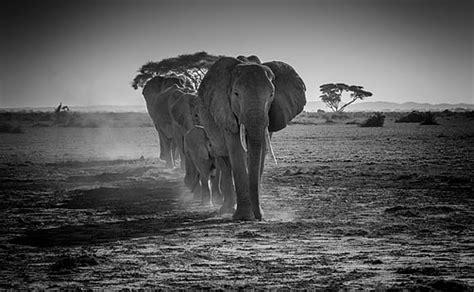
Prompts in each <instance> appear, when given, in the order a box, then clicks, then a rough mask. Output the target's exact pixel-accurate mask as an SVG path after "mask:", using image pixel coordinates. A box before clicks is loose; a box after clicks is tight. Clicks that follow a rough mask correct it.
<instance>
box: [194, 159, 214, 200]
mask: <svg viewBox="0 0 474 292" xmlns="http://www.w3.org/2000/svg"><path fill="white" fill-rule="evenodd" d="M196 167H198V171H199V177H200V180H201V203H202V204H203V205H210V206H212V197H211V191H210V189H209V178H210V175H211V171H212V167H213V163H212V160H211V159H209V157H205V158H201V159H198V160H197V163H196Z"/></svg>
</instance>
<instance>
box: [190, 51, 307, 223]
mask: <svg viewBox="0 0 474 292" xmlns="http://www.w3.org/2000/svg"><path fill="white" fill-rule="evenodd" d="M305 91H306V87H305V84H304V82H303V81H302V80H301V78H300V77H299V75H298V74H297V73H296V71H295V70H294V69H293V68H292V67H291V66H290V65H288V64H286V63H283V62H278V61H273V62H267V63H263V64H260V61H259V59H258V58H256V57H253V56H252V57H249V58H245V57H239V59H236V58H231V57H222V58H220V59H219V60H217V61H216V62H215V63H214V65H213V66H212V67H211V68H210V69H209V71H208V72H207V74H206V76H205V77H204V78H203V80H202V83H201V85H200V87H199V90H198V96H199V98H200V99H201V101H202V108H201V110H200V112H201V119H202V123H203V126H204V128H205V130H206V133H207V135H208V137H209V139H210V141H211V144H212V148H213V151H214V153H215V154H216V156H217V157H216V159H217V160H218V162H219V161H220V163H218V164H220V165H221V167H223V169H222V172H223V174H225V173H227V174H229V173H230V174H231V175H232V177H233V181H234V185H235V192H236V200H237V201H236V203H237V209H236V210H235V212H234V215H233V218H234V219H236V220H252V219H261V218H262V210H261V208H260V199H259V193H260V180H261V175H262V173H263V168H264V159H265V155H266V148H267V146H268V147H271V144H270V137H271V134H270V133H272V132H276V131H279V130H281V129H283V128H285V127H286V125H287V124H288V122H289V121H290V120H291V119H293V118H294V117H295V116H296V115H297V114H299V113H300V112H301V111H302V110H303V107H304V105H305V104H306V97H305ZM231 181H232V180H231ZM227 182H228V184H229V183H231V182H229V180H227ZM224 189H226V190H227V191H225V190H224ZM224 189H223V193H224V205H223V207H222V209H223V210H224V211H229V210H232V208H233V205H234V202H235V201H234V199H233V196H232V193H231V192H230V191H229V189H232V187H231V186H229V185H227V186H224Z"/></svg>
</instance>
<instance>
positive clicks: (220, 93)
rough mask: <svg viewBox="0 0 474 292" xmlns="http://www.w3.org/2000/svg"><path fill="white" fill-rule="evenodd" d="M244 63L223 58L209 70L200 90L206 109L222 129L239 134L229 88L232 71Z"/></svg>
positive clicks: (200, 96) (199, 94) (199, 93)
mask: <svg viewBox="0 0 474 292" xmlns="http://www.w3.org/2000/svg"><path fill="white" fill-rule="evenodd" d="M241 63H242V62H241V61H239V60H237V59H235V58H231V57H221V58H220V59H218V60H217V61H216V62H215V63H214V64H213V65H212V66H211V68H209V71H208V72H207V74H206V76H204V78H203V80H202V82H201V85H200V86H199V89H198V96H199V98H200V99H201V100H202V102H203V106H204V108H207V109H208V110H209V114H210V115H211V116H212V117H213V119H214V121H215V122H216V124H217V125H219V126H220V127H221V128H223V129H225V130H227V131H230V132H232V133H237V132H238V131H239V127H238V124H237V120H236V118H235V116H234V113H233V112H232V109H231V104H230V96H229V88H230V86H231V79H232V78H231V77H232V70H233V69H234V67H235V66H237V65H238V64H241Z"/></svg>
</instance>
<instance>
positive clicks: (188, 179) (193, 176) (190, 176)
mask: <svg viewBox="0 0 474 292" xmlns="http://www.w3.org/2000/svg"><path fill="white" fill-rule="evenodd" d="M185 159H186V160H187V162H186V164H185V166H186V168H185V175H184V184H185V185H186V186H187V187H188V188H189V189H190V190H191V191H193V190H194V187H195V185H196V183H197V182H199V174H198V171H197V169H196V167H195V166H194V163H193V162H192V159H191V157H190V156H189V155H188V154H186V155H185Z"/></svg>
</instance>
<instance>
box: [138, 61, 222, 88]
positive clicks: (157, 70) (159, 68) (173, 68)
mask: <svg viewBox="0 0 474 292" xmlns="http://www.w3.org/2000/svg"><path fill="white" fill-rule="evenodd" d="M218 58H219V57H218V56H213V55H209V54H208V53H206V52H197V53H195V54H187V55H179V56H178V57H174V58H167V59H163V60H161V61H160V62H151V61H150V62H148V63H146V64H144V65H142V66H141V67H140V69H139V70H138V75H137V76H135V78H134V79H133V81H132V87H133V88H134V89H138V87H142V88H143V87H144V86H145V84H146V83H147V81H148V80H150V79H151V78H153V77H155V76H158V75H161V76H167V75H184V76H186V77H188V78H189V79H190V81H191V83H192V86H193V87H194V89H197V88H198V87H199V84H200V83H201V81H202V78H204V75H206V73H207V71H208V70H209V68H210V67H211V66H212V64H214V62H215V61H216V60H217V59H218Z"/></svg>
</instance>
